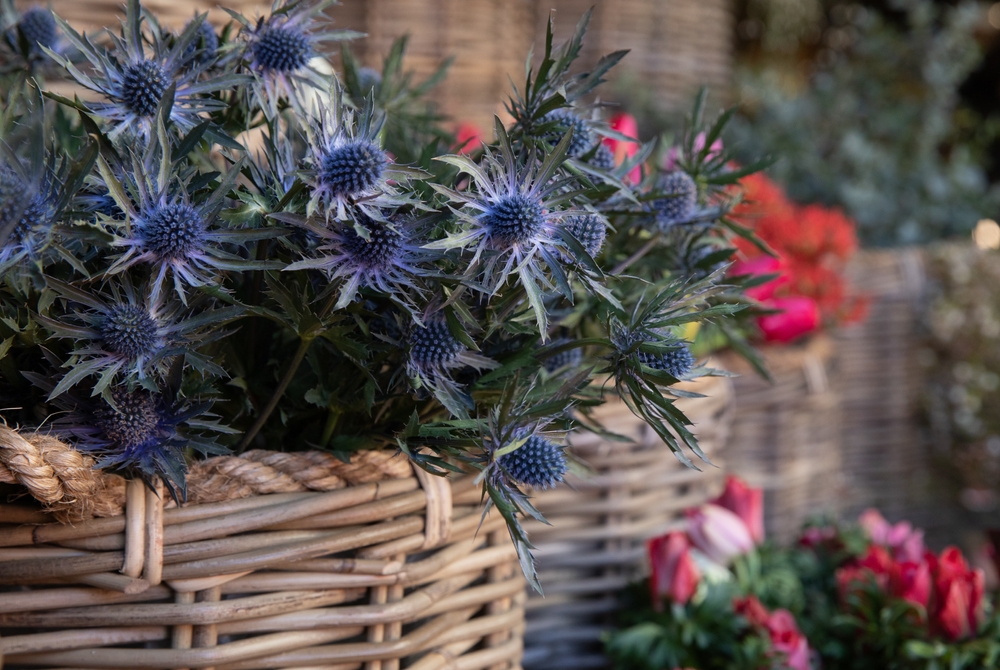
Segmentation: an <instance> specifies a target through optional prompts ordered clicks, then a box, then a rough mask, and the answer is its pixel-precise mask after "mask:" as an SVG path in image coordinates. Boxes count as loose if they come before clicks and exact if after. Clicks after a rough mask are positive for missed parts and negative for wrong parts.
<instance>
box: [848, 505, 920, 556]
mask: <svg viewBox="0 0 1000 670" xmlns="http://www.w3.org/2000/svg"><path fill="white" fill-rule="evenodd" d="M858 523H859V524H860V525H861V527H862V528H864V529H865V530H867V531H868V535H869V536H870V537H871V539H872V542H874V543H875V544H880V545H882V546H883V547H889V548H890V549H892V550H893V554H894V555H895V557H896V560H897V561H903V562H909V563H920V562H922V561H923V558H924V531H922V530H914V528H913V526H911V525H910V523H909V522H907V521H900V522H899V523H897V524H896V525H893V524H891V523H889V522H888V521H886V520H885V517H883V516H882V514H881V513H879V511H878V510H876V509H866V510H865V511H864V512H862V513H861V516H860V517H858Z"/></svg>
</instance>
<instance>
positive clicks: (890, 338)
mask: <svg viewBox="0 0 1000 670" xmlns="http://www.w3.org/2000/svg"><path fill="white" fill-rule="evenodd" d="M848 279H849V281H850V282H851V283H852V284H853V285H854V286H858V287H859V288H860V289H861V290H862V291H864V292H865V294H866V295H867V296H868V297H869V299H870V300H871V303H870V307H869V310H868V316H867V318H866V319H865V321H863V322H862V323H859V324H856V325H853V326H848V327H845V328H842V329H841V330H840V332H839V333H837V336H836V346H837V352H838V353H837V359H838V369H839V373H840V383H841V385H842V388H843V389H844V396H843V399H842V401H841V403H842V408H843V437H842V440H843V445H844V447H843V454H844V456H843V459H844V463H843V465H844V472H845V473H846V474H847V475H848V477H849V487H850V490H849V496H848V498H847V499H848V500H849V505H848V506H847V508H846V509H845V510H844V511H845V512H846V513H847V514H849V515H850V516H854V515H856V514H857V513H858V512H860V511H862V510H863V509H864V508H866V507H873V506H874V507H878V508H879V509H880V510H882V511H883V512H884V513H885V514H887V515H889V516H890V517H894V518H901V517H903V516H907V518H911V517H912V513H913V511H914V510H913V509H912V503H913V502H914V501H913V494H914V492H915V490H916V489H917V488H919V487H918V484H919V478H920V476H921V474H922V473H925V472H926V469H927V467H928V466H927V458H926V456H925V453H924V447H923V440H922V439H921V428H920V426H921V421H920V417H919V413H920V407H919V405H920V394H921V393H922V389H923V387H924V379H923V367H922V366H921V365H920V363H919V361H918V356H919V350H920V347H921V344H922V340H921V337H922V336H921V333H920V318H921V313H922V311H921V310H922V303H923V301H924V296H925V290H926V289H925V283H926V282H925V277H924V264H923V257H922V252H921V251H920V250H917V249H898V250H892V251H874V250H872V251H868V250H866V251H862V252H860V253H858V254H857V256H856V257H855V258H854V259H853V260H852V262H851V264H850V265H849V266H848ZM934 506H936V505H934ZM913 521H914V522H915V523H918V524H919V525H925V524H923V523H921V522H920V520H919V519H913Z"/></svg>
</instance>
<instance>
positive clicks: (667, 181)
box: [653, 170, 698, 230]
mask: <svg viewBox="0 0 1000 670" xmlns="http://www.w3.org/2000/svg"><path fill="white" fill-rule="evenodd" d="M657 189H658V190H659V191H661V192H662V193H663V194H665V195H667V196H669V197H666V198H660V199H657V200H654V201H653V209H654V210H655V212H656V223H657V225H658V226H659V227H660V228H661V229H663V230H666V229H667V228H669V227H670V226H672V225H674V224H675V223H678V222H680V221H685V220H687V219H688V218H689V217H690V216H691V214H692V213H693V212H694V210H695V208H696V207H697V206H698V185H697V184H695V183H694V179H692V178H691V175H689V174H688V173H686V172H682V171H680V170H677V171H674V172H670V173H667V174H665V175H663V176H662V177H661V178H660V180H659V181H658V182H657Z"/></svg>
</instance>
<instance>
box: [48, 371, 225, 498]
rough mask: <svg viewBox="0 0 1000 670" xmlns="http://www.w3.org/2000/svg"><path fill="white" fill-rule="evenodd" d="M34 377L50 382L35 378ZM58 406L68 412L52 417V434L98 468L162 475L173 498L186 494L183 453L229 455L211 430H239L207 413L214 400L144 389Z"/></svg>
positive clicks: (63, 400) (64, 400)
mask: <svg viewBox="0 0 1000 670" xmlns="http://www.w3.org/2000/svg"><path fill="white" fill-rule="evenodd" d="M33 381H36V383H39V384H40V385H42V386H47V384H46V383H45V381H44V380H39V379H38V378H37V376H33ZM55 404H56V405H57V406H58V407H61V408H62V409H64V410H66V412H65V413H64V414H62V415H60V416H59V417H58V418H56V419H55V420H54V421H53V423H52V432H53V434H54V435H56V436H57V437H62V438H65V439H69V440H72V442H73V444H74V446H76V448H77V449H80V450H81V451H85V452H91V453H93V454H94V455H95V456H97V457H98V460H97V463H96V464H95V467H96V468H99V469H109V470H123V471H125V472H129V473H132V474H134V475H137V476H139V477H141V478H142V479H143V480H145V481H147V482H150V481H152V480H153V478H154V477H157V476H159V477H161V478H162V479H163V482H164V484H165V485H166V486H167V488H168V490H169V491H170V494H171V495H172V496H173V497H174V498H175V499H177V498H179V499H183V497H184V491H185V487H184V473H185V471H186V469H187V465H186V461H185V457H184V452H185V451H186V450H188V449H193V450H194V451H197V452H199V453H201V454H203V455H215V454H223V453H226V452H227V451H228V450H227V449H226V448H225V447H223V446H221V445H220V444H219V443H218V442H217V438H216V437H215V436H213V435H211V433H230V434H231V433H235V432H236V431H233V430H232V429H229V428H227V427H225V426H223V425H221V424H219V422H218V421H217V420H216V419H215V418H214V417H212V416H210V415H208V414H207V412H208V410H209V409H210V407H211V404H210V403H186V402H182V401H177V400H171V399H170V398H169V397H168V396H167V395H165V394H163V393H157V392H151V391H147V390H146V389H136V390H133V391H129V390H127V389H126V388H124V387H116V388H115V389H113V390H110V391H108V392H107V393H106V394H105V396H103V397H99V398H94V399H93V400H90V401H80V400H77V399H75V398H74V397H72V396H71V395H68V394H63V395H61V396H60V397H59V398H58V399H57V400H56V401H55Z"/></svg>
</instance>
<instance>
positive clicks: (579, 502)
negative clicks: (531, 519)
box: [524, 377, 732, 670]
mask: <svg viewBox="0 0 1000 670" xmlns="http://www.w3.org/2000/svg"><path fill="white" fill-rule="evenodd" d="M691 390H696V391H698V392H699V393H703V394H705V395H706V396H707V397H705V398H699V399H684V400H681V401H679V404H680V405H681V406H682V407H683V409H684V411H685V412H686V413H687V415H688V417H689V418H690V419H691V420H692V421H693V422H694V423H695V428H694V432H695V433H696V434H697V435H698V439H699V441H700V443H701V446H702V447H703V448H704V450H705V452H706V453H707V454H708V455H709V456H710V458H711V459H712V461H713V463H715V464H716V465H717V466H721V465H722V459H721V457H720V456H721V453H722V450H723V447H724V445H725V443H726V439H727V437H728V434H729V422H730V420H731V418H732V387H731V385H730V382H729V380H728V379H726V378H723V377H708V378H705V379H703V380H700V381H698V382H696V383H694V384H692V385H691ZM597 418H598V419H599V420H600V421H601V422H602V423H603V424H604V425H605V426H606V427H607V428H608V429H609V430H612V431H614V432H616V433H619V434H622V435H626V436H628V437H631V438H632V439H633V440H634V441H633V442H631V443H629V442H610V441H607V440H604V439H600V438H597V437H596V436H594V435H591V434H581V435H574V436H572V438H571V440H570V444H571V445H572V446H571V449H572V451H573V453H574V455H576V456H577V457H579V458H580V459H582V460H583V461H585V462H586V463H587V464H588V465H590V466H591V467H592V468H593V470H594V471H595V475H593V476H591V477H587V478H578V477H572V478H571V479H570V480H569V484H570V487H560V488H558V489H554V490H550V491H543V492H539V493H538V494H537V495H536V496H535V497H534V498H533V501H534V503H535V504H536V505H537V507H538V509H539V510H540V511H541V512H542V513H543V514H544V515H545V517H546V519H547V520H548V521H549V522H550V523H551V524H552V525H551V526H546V525H544V524H540V523H533V524H528V526H529V532H530V534H531V540H532V542H533V543H534V544H535V546H536V547H537V551H536V555H537V557H538V559H539V566H538V567H539V579H540V580H541V584H542V589H543V590H544V592H545V596H544V597H540V596H537V595H533V596H531V597H529V600H528V629H527V632H526V634H525V658H524V665H525V667H526V668H531V669H537V670H541V669H545V670H548V669H554V668H574V669H576V668H602V667H606V666H607V660H606V659H605V657H604V656H603V654H602V651H601V642H600V635H601V633H602V632H603V631H604V630H606V629H607V628H608V624H609V619H610V617H611V616H612V615H613V613H614V611H615V610H617V608H618V606H619V605H618V595H619V593H620V592H621V590H622V589H623V588H624V587H625V586H626V585H627V584H628V583H629V582H631V581H634V580H636V579H637V578H639V577H641V576H642V574H643V573H644V571H645V563H646V552H645V541H646V540H647V539H649V538H650V537H653V536H656V535H659V534H662V533H664V532H667V531H669V530H672V529H675V528H676V527H678V524H679V521H680V519H681V516H682V512H683V510H684V509H685V508H687V507H692V506H696V505H699V504H701V503H703V502H705V501H706V500H708V499H709V498H711V497H713V496H714V495H716V494H717V493H718V492H719V491H720V490H721V488H722V475H723V471H722V469H721V467H714V468H713V467H709V466H706V467H705V468H704V469H703V470H702V471H698V470H694V469H691V468H688V467H686V466H685V465H683V464H682V463H681V462H680V461H678V460H677V458H676V457H675V456H674V455H673V454H672V453H671V452H670V450H669V449H668V448H667V447H666V446H665V445H664V444H663V443H662V442H661V441H660V439H659V437H657V436H656V433H654V432H653V431H652V430H651V429H650V428H649V427H648V426H647V425H646V424H645V423H643V422H642V421H641V420H639V419H637V418H636V417H635V416H634V415H633V414H632V413H631V412H630V411H629V409H628V408H627V407H626V406H625V404H624V403H622V402H612V403H608V404H606V405H604V406H602V407H601V408H600V410H599V414H598V416H597Z"/></svg>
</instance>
